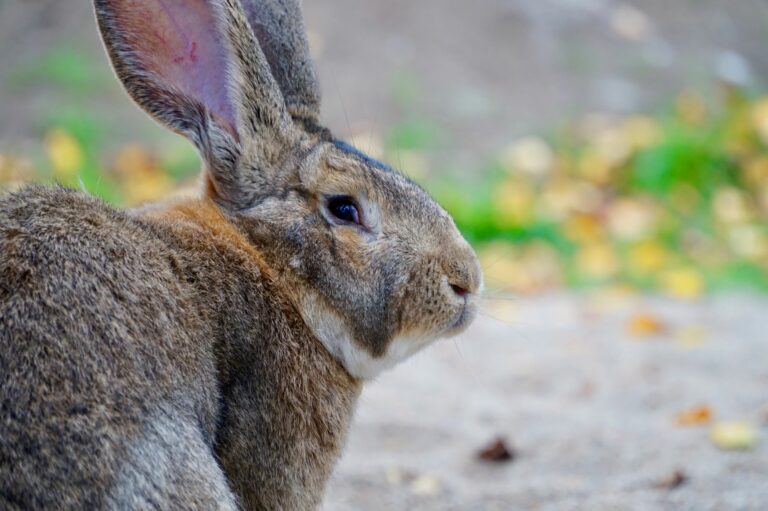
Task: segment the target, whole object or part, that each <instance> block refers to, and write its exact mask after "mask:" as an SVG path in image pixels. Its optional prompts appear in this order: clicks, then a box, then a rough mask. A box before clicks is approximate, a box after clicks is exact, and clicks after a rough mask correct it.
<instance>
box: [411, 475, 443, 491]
mask: <svg viewBox="0 0 768 511" xmlns="http://www.w3.org/2000/svg"><path fill="white" fill-rule="evenodd" d="M411 491H412V492H413V493H414V495H421V496H423V497H428V496H432V495H437V494H438V493H440V481H438V480H437V479H436V478H435V477H434V476H431V475H429V474H424V475H421V476H419V477H417V478H416V479H415V480H414V481H413V483H412V484H411Z"/></svg>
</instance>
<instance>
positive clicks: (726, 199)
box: [713, 188, 752, 224]
mask: <svg viewBox="0 0 768 511" xmlns="http://www.w3.org/2000/svg"><path fill="white" fill-rule="evenodd" d="M713 206H714V210H715V216H716V217H717V219H718V220H720V221H721V222H723V223H726V224H737V223H745V222H748V221H749V220H750V219H751V218H752V212H751V210H750V205H749V201H748V199H747V197H746V196H745V194H744V192H742V191H740V190H738V189H736V188H720V189H718V190H717V191H716V192H715V198H714V202H713Z"/></svg>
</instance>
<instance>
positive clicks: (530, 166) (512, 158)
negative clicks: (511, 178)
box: [501, 137, 554, 176]
mask: <svg viewBox="0 0 768 511" xmlns="http://www.w3.org/2000/svg"><path fill="white" fill-rule="evenodd" d="M501 160H502V161H501V163H502V165H503V166H504V168H505V169H506V170H507V172H510V173H515V172H524V173H526V174H528V175H531V176H544V175H546V174H547V173H549V171H550V169H551V168H552V165H553V163H554V153H553V151H552V149H551V148H550V147H549V145H548V144H547V143H546V142H545V141H544V140H542V139H541V138H538V137H524V138H521V139H519V140H516V141H515V142H513V143H512V144H510V146H509V147H507V148H506V149H505V150H504V152H503V154H502V156H501Z"/></svg>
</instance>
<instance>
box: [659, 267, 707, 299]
mask: <svg viewBox="0 0 768 511" xmlns="http://www.w3.org/2000/svg"><path fill="white" fill-rule="evenodd" d="M659 284H660V287H661V289H662V290H663V291H664V292H665V293H667V294H669V295H670V296H674V297H675V298H686V299H691V298H696V297H699V296H701V294H702V293H703V292H704V279H703V278H702V276H701V274H700V273H699V272H697V271H696V270H694V269H692V268H676V269H672V270H668V271H666V272H664V273H662V275H661V277H660V282H659Z"/></svg>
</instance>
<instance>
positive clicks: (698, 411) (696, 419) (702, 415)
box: [675, 405, 714, 426]
mask: <svg viewBox="0 0 768 511" xmlns="http://www.w3.org/2000/svg"><path fill="white" fill-rule="evenodd" d="M713 416H714V414H713V413H712V409H711V408H710V407H708V406H707V405H700V406H696V407H694V408H691V409H689V410H685V411H682V412H680V413H679V414H677V417H675V422H676V423H677V425H678V426H700V425H702V424H709V423H710V422H712V418H713Z"/></svg>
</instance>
